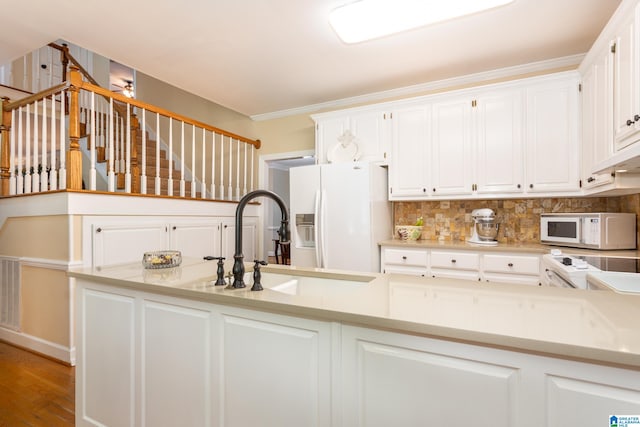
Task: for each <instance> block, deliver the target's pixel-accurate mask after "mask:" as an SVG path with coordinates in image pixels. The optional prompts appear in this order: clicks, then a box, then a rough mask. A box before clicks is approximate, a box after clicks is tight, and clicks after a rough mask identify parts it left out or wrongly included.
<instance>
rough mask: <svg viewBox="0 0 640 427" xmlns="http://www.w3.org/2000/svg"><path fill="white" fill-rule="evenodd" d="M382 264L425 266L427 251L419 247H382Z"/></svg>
mask: <svg viewBox="0 0 640 427" xmlns="http://www.w3.org/2000/svg"><path fill="white" fill-rule="evenodd" d="M383 259H384V264H385V265H387V264H393V265H411V266H416V267H424V268H426V267H427V251H426V250H421V249H413V250H412V249H392V248H385V249H383Z"/></svg>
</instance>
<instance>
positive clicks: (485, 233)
mask: <svg viewBox="0 0 640 427" xmlns="http://www.w3.org/2000/svg"><path fill="white" fill-rule="evenodd" d="M471 217H472V218H473V228H472V235H471V237H470V238H469V239H467V242H469V243H473V244H477V245H489V246H495V245H497V244H498V241H497V240H496V236H497V235H498V228H499V226H500V224H497V223H496V215H495V213H494V212H493V210H492V209H489V208H484V209H474V210H473V211H472V212H471Z"/></svg>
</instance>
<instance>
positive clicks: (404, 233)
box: [396, 225, 423, 241]
mask: <svg viewBox="0 0 640 427" xmlns="http://www.w3.org/2000/svg"><path fill="white" fill-rule="evenodd" d="M422 227H423V226H422V225H396V234H397V235H398V237H399V238H400V239H401V240H410V241H415V240H418V239H420V236H421V235H422Z"/></svg>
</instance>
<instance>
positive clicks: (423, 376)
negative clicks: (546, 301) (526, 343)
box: [342, 313, 640, 427]
mask: <svg viewBox="0 0 640 427" xmlns="http://www.w3.org/2000/svg"><path fill="white" fill-rule="evenodd" d="M460 315H464V313H460ZM342 377H343V384H344V389H343V395H344V396H348V397H349V399H348V400H347V401H346V402H347V403H348V404H347V405H346V406H345V408H344V414H343V422H344V425H348V426H367V427H376V426H380V427H382V426H389V425H402V426H435V425H440V424H441V423H442V420H443V419H444V418H446V419H448V420H449V421H448V422H449V423H450V424H451V425H460V426H495V427H539V426H543V425H544V426H568V425H576V426H581V427H599V426H601V425H603V424H605V425H606V424H607V423H608V417H609V415H612V414H634V415H635V414H637V413H638V410H640V383H639V382H638V381H639V380H640V373H639V372H638V371H628V370H624V369H617V368H612V367H605V366H598V365H592V364H586V363H580V362H574V361H567V360H561V359H553V358H548V357H542V356H536V355H532V354H525V353H514V352H511V351H504V350H499V349H495V348H489V347H479V346H475V345H469V344H463V343H455V342H447V341H442V340H434V339H430V338H424V337H416V336H411V335H406V334H399V333H392V332H385V331H376V330H371V329H366V328H360V327H350V326H344V327H343V328H342ZM463 407H464V410H461V409H462V408H463ZM453 420H455V421H453Z"/></svg>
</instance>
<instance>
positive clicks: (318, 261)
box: [313, 190, 322, 267]
mask: <svg viewBox="0 0 640 427" xmlns="http://www.w3.org/2000/svg"><path fill="white" fill-rule="evenodd" d="M321 195H322V194H321V193H320V190H318V191H316V197H315V205H314V213H315V218H314V221H315V227H313V238H314V241H315V243H316V248H315V249H316V250H315V255H316V267H321V266H322V242H321V236H322V231H321V230H320V227H321V222H320V206H321V204H322V199H321Z"/></svg>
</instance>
